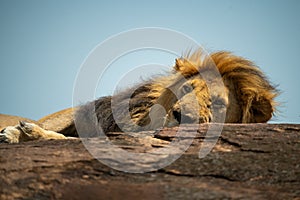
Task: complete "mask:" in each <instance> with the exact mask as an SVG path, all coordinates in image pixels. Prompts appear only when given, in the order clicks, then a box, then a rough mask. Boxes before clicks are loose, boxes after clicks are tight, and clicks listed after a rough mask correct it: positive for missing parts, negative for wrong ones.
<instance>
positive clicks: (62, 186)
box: [0, 124, 300, 200]
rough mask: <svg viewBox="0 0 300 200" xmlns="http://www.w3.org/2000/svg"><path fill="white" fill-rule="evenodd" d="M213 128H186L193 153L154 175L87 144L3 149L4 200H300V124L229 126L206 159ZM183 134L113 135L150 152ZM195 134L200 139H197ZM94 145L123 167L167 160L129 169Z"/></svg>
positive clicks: (0, 186)
mask: <svg viewBox="0 0 300 200" xmlns="http://www.w3.org/2000/svg"><path fill="white" fill-rule="evenodd" d="M207 128H208V125H207V124H203V125H199V126H195V125H184V126H183V128H182V130H183V132H184V133H185V134H184V137H182V138H180V139H181V140H185V141H189V140H190V142H192V144H191V146H190V148H189V149H188V150H187V151H186V152H185V153H184V154H183V155H182V156H180V158H179V159H178V160H176V161H175V162H174V163H172V164H171V165H169V166H166V167H164V168H162V169H158V170H155V171H152V172H147V173H126V172H122V171H117V170H114V169H112V168H110V167H108V166H106V165H104V164H103V163H101V162H100V161H98V160H97V159H95V158H93V156H91V154H90V153H89V152H88V151H87V150H86V149H85V147H84V145H83V143H82V141H81V140H80V139H77V140H56V141H54V140H52V141H32V142H26V143H21V144H13V145H9V144H0V152H1V154H0V199H156V200H157V199H299V198H300V163H299V160H300V125H293V124H246V125H242V124H226V125H224V127H223V131H222V135H221V136H220V137H219V139H218V142H217V144H216V145H215V147H214V149H213V150H212V151H211V152H210V153H209V154H208V155H207V156H206V157H204V158H201V159H199V157H198V153H199V149H200V147H201V143H202V142H203V139H204V138H205V133H206V130H207ZM177 130H178V129H177V128H167V129H163V130H158V131H156V132H142V133H109V134H107V135H108V136H109V139H110V141H111V142H112V143H113V144H115V145H117V146H118V147H121V148H123V149H125V150H127V151H128V152H129V153H130V152H131V153H132V152H148V153H149V152H152V151H155V150H159V149H162V148H163V147H167V146H168V145H169V144H170V142H171V141H176V140H178V138H176V131H177ZM195 130H198V134H197V135H196V136H195V138H193V137H191V136H190V133H192V132H194V131H195ZM139 136H141V137H139ZM86 140H89V141H90V143H91V144H93V143H95V144H97V146H96V148H97V149H96V150H97V152H99V153H100V157H101V156H102V157H101V158H100V157H99V159H107V160H112V161H113V160H115V161H116V162H115V163H114V164H115V166H116V167H118V166H119V167H120V166H123V165H128V167H129V168H131V169H135V168H138V167H145V166H151V165H154V164H155V163H153V162H152V161H153V159H154V158H155V157H157V158H160V157H161V158H163V156H164V155H163V154H159V153H156V154H154V155H155V156H154V157H151V156H149V157H148V156H147V157H146V156H145V157H144V158H143V160H141V161H140V160H136V161H137V162H136V163H131V165H130V164H129V163H130V162H129V161H128V163H125V164H124V163H121V162H118V161H117V160H118V159H119V157H120V155H117V154H114V152H116V151H115V150H114V149H111V148H110V147H108V146H107V145H105V144H106V142H107V140H106V139H105V138H104V139H101V138H90V139H86ZM101 144H103V145H101ZM178 148H180V146H179V147H178ZM174 154H176V153H174ZM135 159H137V158H132V161H134V160H135ZM139 165H140V166H139Z"/></svg>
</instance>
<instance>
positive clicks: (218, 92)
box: [76, 51, 277, 133]
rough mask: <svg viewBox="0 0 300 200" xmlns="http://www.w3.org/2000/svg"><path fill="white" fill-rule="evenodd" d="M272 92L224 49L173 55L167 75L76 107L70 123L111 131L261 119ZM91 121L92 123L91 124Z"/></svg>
mask: <svg viewBox="0 0 300 200" xmlns="http://www.w3.org/2000/svg"><path fill="white" fill-rule="evenodd" d="M276 95H277V91H276V89H275V87H273V86H272V85H271V84H270V83H269V81H268V79H267V78H266V77H265V76H264V74H263V73H262V72H261V71H260V69H259V68H258V67H256V66H255V65H254V64H253V63H252V62H250V61H248V60H246V59H244V58H241V57H237V56H234V55H232V54H231V53H228V52H217V53H213V54H211V55H210V56H204V54H203V53H202V52H201V51H196V52H195V53H193V54H189V55H187V56H185V57H182V58H178V59H176V63H175V66H174V70H173V71H172V72H171V73H169V74H168V75H165V76H160V77H156V78H153V79H150V80H149V81H146V82H144V83H142V84H140V85H138V86H136V87H133V88H129V89H127V90H125V91H123V92H120V93H118V94H116V95H114V96H109V97H102V98H99V99H97V100H96V101H94V102H91V103H88V104H86V105H85V106H82V107H81V108H80V109H79V111H78V112H77V114H76V121H77V122H78V123H79V126H81V127H83V128H82V129H83V130H84V131H83V132H90V133H92V132H96V131H95V130H94V129H91V127H96V126H98V125H101V127H102V130H103V131H104V132H112V131H121V130H122V131H141V130H153V129H157V128H161V127H172V126H176V125H179V124H180V123H206V122H227V123H259V122H267V121H268V120H269V119H270V118H271V117H272V114H273V113H274V111H275V106H276V103H275V101H274V98H275V97H276ZM93 113H96V118H95V116H94V114H93ZM93 119H97V121H98V122H95V124H94V125H93V124H92V125H91V124H90V121H94V120H93ZM76 128H78V126H77V125H76Z"/></svg>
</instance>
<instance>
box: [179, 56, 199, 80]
mask: <svg viewBox="0 0 300 200" xmlns="http://www.w3.org/2000/svg"><path fill="white" fill-rule="evenodd" d="M174 70H175V71H176V72H180V73H181V74H182V75H183V76H184V77H189V76H193V75H195V74H198V73H199V72H198V69H197V65H196V64H195V63H192V62H191V61H189V60H187V59H184V58H176V59H175V66H174Z"/></svg>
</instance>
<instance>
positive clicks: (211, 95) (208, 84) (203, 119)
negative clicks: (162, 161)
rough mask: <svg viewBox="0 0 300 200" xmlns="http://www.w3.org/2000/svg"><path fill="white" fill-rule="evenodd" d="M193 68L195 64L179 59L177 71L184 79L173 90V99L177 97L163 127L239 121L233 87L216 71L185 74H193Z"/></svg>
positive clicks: (176, 66)
mask: <svg viewBox="0 0 300 200" xmlns="http://www.w3.org/2000/svg"><path fill="white" fill-rule="evenodd" d="M192 67H193V66H192V63H190V62H188V61H186V60H179V59H177V60H176V65H175V67H174V68H175V69H176V70H177V71H178V72H179V73H178V74H179V76H181V77H182V80H181V81H178V83H177V84H174V85H173V88H172V91H173V92H174V91H175V93H176V95H174V96H173V97H174V98H175V97H176V98H175V100H174V101H173V102H174V103H173V104H172V106H170V109H169V110H168V113H167V115H166V117H165V122H164V125H165V126H167V127H172V126H176V125H179V124H180V123H189V124H190V123H207V122H216V123H223V122H227V123H228V122H237V121H239V120H240V119H241V109H240V106H239V104H238V100H237V96H236V92H235V87H234V85H233V84H232V83H231V82H228V81H224V80H223V79H222V77H221V76H220V74H218V73H219V72H217V73H215V71H214V70H213V69H209V70H205V71H203V72H202V73H201V72H200V74H198V73H194V75H190V74H185V73H187V72H186V71H182V70H189V72H190V71H192V70H191V68H192ZM182 75H183V76H182ZM204 76H205V77H204ZM167 95H168V94H167ZM162 96H163V95H162ZM162 98H163V97H162Z"/></svg>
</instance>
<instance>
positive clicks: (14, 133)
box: [0, 126, 21, 143]
mask: <svg viewBox="0 0 300 200" xmlns="http://www.w3.org/2000/svg"><path fill="white" fill-rule="evenodd" d="M20 134H21V132H20V129H18V128H17V127H14V126H8V127H6V128H5V129H3V130H2V131H1V132H0V143H19V138H20Z"/></svg>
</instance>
